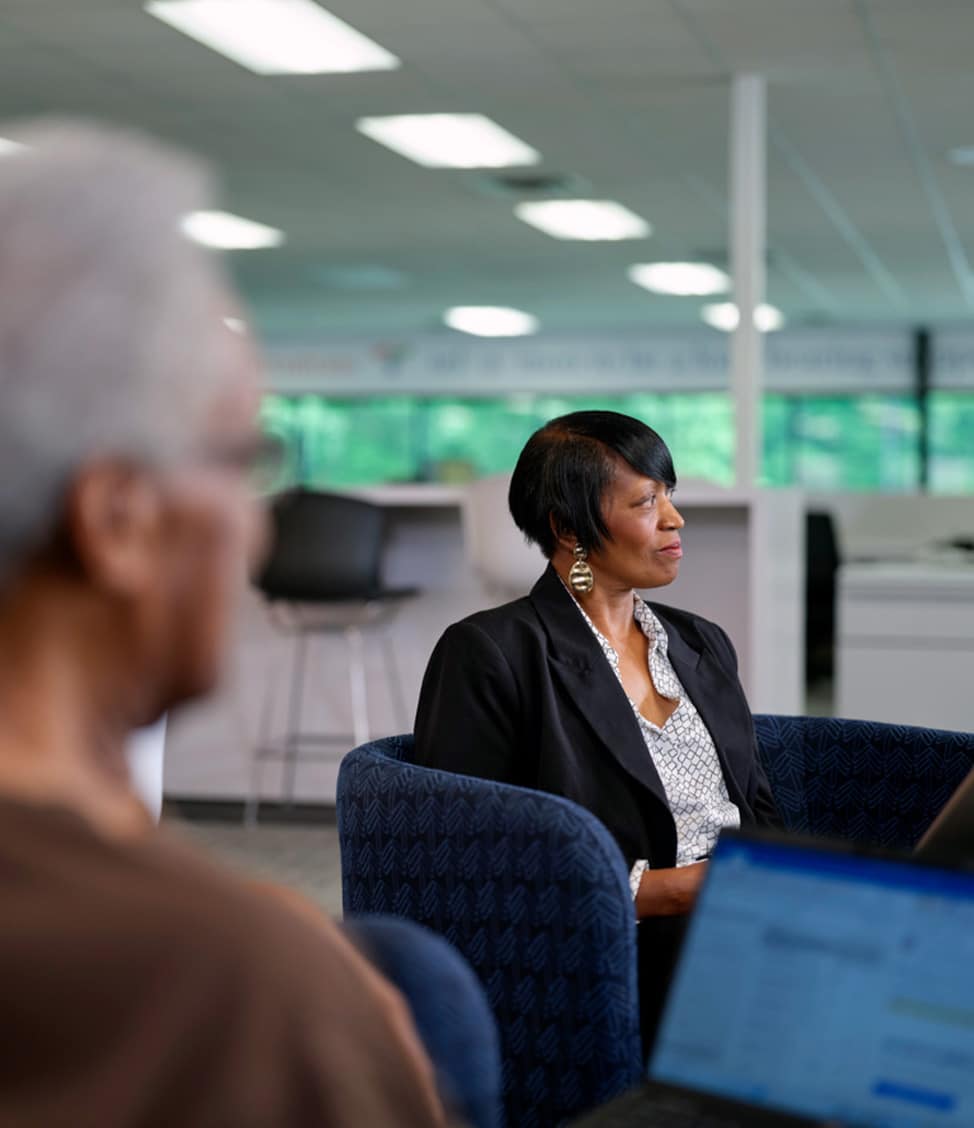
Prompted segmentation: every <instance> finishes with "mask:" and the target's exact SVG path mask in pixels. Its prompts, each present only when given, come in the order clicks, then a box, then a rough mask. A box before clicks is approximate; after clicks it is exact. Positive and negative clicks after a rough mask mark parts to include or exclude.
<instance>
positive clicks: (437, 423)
mask: <svg viewBox="0 0 974 1128" xmlns="http://www.w3.org/2000/svg"><path fill="white" fill-rule="evenodd" d="M938 395H939V396H942V395H944V394H943V393H938V394H937V395H935V396H934V397H933V398H934V399H937V396H938ZM955 398H957V399H958V400H959V401H962V402H954V401H953V400H951V401H944V402H943V403H941V404H940V405H939V406H935V408H934V410H933V412H932V423H933V424H934V432H933V433H934V434H935V435H936V436H937V439H936V442H939V443H940V446H941V447H942V453H939V452H938V453H936V454H935V457H934V459H933V460H932V463H931V466H932V469H933V468H936V475H939V479H938V480H937V481H935V485H936V486H937V487H938V488H941V483H943V488H959V489H964V490H970V491H974V458H972V456H971V454H970V453H969V452H968V451H967V450H966V449H965V446H964V440H963V435H964V434H965V433H966V434H968V435H974V395H968V396H966V397H965V396H962V395H961V396H959V397H955ZM585 408H608V409H611V410H614V411H622V412H625V413H626V414H629V415H635V416H637V417H638V418H640V419H643V420H645V421H646V422H647V423H649V424H650V426H652V427H654V428H655V429H656V430H657V431H658V432H659V433H660V434H661V435H662V436H663V438H664V439H665V440H666V442H667V444H668V445H669V446H670V449H671V450H672V452H673V458H674V462H675V464H676V470H677V474H678V476H679V477H680V478H681V479H683V480H687V479H703V480H707V481H711V482H718V483H721V484H724V485H728V484H730V483H731V481H732V479H733V455H734V421H733V408H732V402H731V399H730V397H729V396H728V395H726V394H725V393H722V392H700V393H692V394H648V393H647V394H633V395H620V396H563V397H556V396H551V395H534V394H525V395H523V396H509V397H505V398H497V399H479V398H466V399H464V398H459V397H457V398H449V399H447V398H426V397H419V396H395V397H391V396H390V397H373V398H361V399H352V398H345V399H330V398H327V397H325V396H318V395H302V396H281V395H269V396H267V397H266V398H265V400H264V404H263V409H262V417H263V422H264V426H265V427H266V428H267V430H268V431H270V432H272V433H273V434H276V435H278V436H279V437H280V438H281V439H282V440H283V441H284V443H285V445H286V446H287V449H288V451H289V460H288V463H289V465H288V480H289V481H291V482H297V481H300V482H302V483H304V484H305V485H309V486H313V487H317V488H327V487H332V486H347V485H369V484H376V483H380V482H394V481H461V480H465V479H467V478H470V477H475V476H479V475H483V474H492V473H498V472H501V471H507V470H510V469H511V468H512V466H513V465H514V462H515V459H516V458H517V455H518V453H519V451H520V450H521V448H522V446H523V445H524V443H525V442H526V440H527V438H528V436H529V435H530V434H531V433H532V431H534V430H536V429H537V428H538V427H540V426H541V425H542V424H543V423H545V422H546V421H547V420H548V419H551V418H553V417H554V416H556V415H561V414H564V413H565V412H568V411H577V410H582V409H585ZM918 429H919V412H918V410H917V407H916V403H915V401H914V400H913V399H912V398H911V397H909V396H905V395H876V394H871V395H862V396H785V395H773V394H769V395H767V396H765V400H764V480H765V482H766V484H768V485H773V486H787V485H797V486H805V487H807V488H810V489H823V490H831V489H851V490H887V491H897V490H909V489H913V488H915V487H916V484H917V481H918V478H919V457H918V451H917V434H918ZM936 442H935V447H936ZM936 475H935V477H936Z"/></svg>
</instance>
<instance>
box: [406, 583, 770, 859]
mask: <svg viewBox="0 0 974 1128" xmlns="http://www.w3.org/2000/svg"><path fill="white" fill-rule="evenodd" d="M650 606H651V607H652V609H653V612H654V613H655V614H656V615H657V617H658V618H659V620H660V622H661V623H662V624H663V626H664V628H665V629H666V634H667V638H668V640H669V659H670V662H671V663H672V665H673V669H674V670H675V671H676V674H677V676H678V677H679V679H680V682H681V683H682V685H683V687H684V689H685V690H686V692H687V694H688V696H689V697H690V700H691V701H692V702H693V704H694V705H695V706H696V708H697V711H698V712H699V713H700V716H701V718H702V719H703V722H704V724H705V725H706V726H707V728H708V729H709V731H710V735H711V736H712V737H713V741H714V745H715V746H716V749H717V755H718V757H719V758H720V765H721V768H722V769H723V773H724V779H725V780H726V782H727V790H728V793H729V795H730V798H731V801H732V802H733V803H735V804H736V805H737V806H738V808H739V809H740V812H741V821H742V822H753V823H758V824H764V825H768V824H774V825H776V824H777V822H778V818H777V813H776V811H775V807H774V801H773V799H772V796H771V789H770V788H769V786H768V782H767V779H766V778H765V775H764V771H763V769H762V768H761V764H760V762H759V760H758V755H757V748H756V744H755V739H754V728H753V725H752V723H751V713H750V710H749V708H748V704H747V701H746V699H745V697H744V691H743V689H742V688H741V683H740V681H739V680H738V677H737V655H736V654H735V652H734V648H733V646H732V645H731V643H730V640H729V639H728V637H727V635H726V634H725V633H724V632H723V631H722V630H721V628H720V627H718V626H717V625H716V624H714V623H711V622H708V621H707V620H706V619H702V618H700V617H699V616H698V615H692V614H690V613H689V612H687V611H678V610H676V609H675V608H671V607H665V606H661V605H660V604H657V603H652V604H650ZM416 759H417V762H418V763H420V764H424V765H426V766H428V767H432V768H442V769H445V770H447V771H454V772H460V773H463V774H465V775H472V776H478V777H480V778H482V779H493V780H499V781H502V782H504V783H514V784H519V785H520V786H522V787H532V788H536V789H538V790H541V791H550V792H553V793H554V794H556V795H563V796H565V797H566V798H568V799H572V800H574V801H575V802H576V803H578V804H580V805H581V806H583V807H587V808H588V810H590V811H591V812H592V813H593V814H594V815H595V816H596V817H597V818H598V819H600V820H601V821H602V822H603V823H604V824H605V826H606V827H608V829H609V831H610V832H611V833H612V835H613V836H614V837H615V839H616V841H617V842H618V843H619V846H620V847H621V849H622V853H623V855H624V856H625V858H626V862H627V865H629V866H632V864H633V862H634V861H635V860H636V859H637V858H647V859H649V862H650V865H651V866H652V867H653V868H662V867H666V866H672V865H674V864H675V862H676V826H675V824H674V821H673V816H672V815H671V813H670V809H669V806H668V804H667V802H666V794H665V791H664V790H663V785H662V783H661V782H660V778H659V775H658V774H657V772H656V769H655V767H654V766H653V762H652V759H651V758H650V756H649V755H648V754H647V751H646V745H645V742H644V740H643V736H642V733H641V732H640V729H639V723H638V722H637V720H636V718H635V716H634V715H633V712H632V707H631V706H630V704H629V701H628V699H627V697H626V694H625V690H624V689H623V688H622V686H621V685H620V684H619V680H618V679H617V677H616V675H615V674H614V673H613V671H612V668H611V667H610V665H609V663H608V662H607V661H606V659H605V655H604V654H603V653H602V650H601V648H600V646H599V644H598V641H597V639H596V638H595V636H594V635H593V634H592V631H591V630H590V629H589V627H588V624H587V623H586V622H585V620H584V619H583V618H582V616H581V615H580V614H579V613H578V609H577V608H576V607H575V605H574V603H573V601H572V598H571V596H570V595H569V594H568V592H567V591H566V590H565V588H564V586H563V585H562V582H561V580H560V579H559V578H558V575H557V573H556V572H555V571H554V569H553V568H551V567H550V566H549V567H548V569H547V571H546V572H545V573H544V575H543V576H542V577H541V579H540V580H539V581H538V582H537V584H535V586H534V588H533V590H532V591H531V594H530V595H528V596H526V597H525V598H523V599H518V600H515V601H514V602H513V603H508V604H505V605H504V606H503V607H496V608H493V609H492V610H489V611H481V612H478V613H477V614H476V615H471V616H470V617H469V618H467V619H463V620H462V621H461V622H459V623H455V624H454V625H453V626H451V627H449V628H448V629H447V631H446V632H445V634H444V635H443V637H442V638H441V639H440V641H439V642H438V643H437V646H436V649H435V650H434V651H433V655H432V657H431V659H430V663H429V666H428V667H427V670H426V676H425V678H424V680H423V688H422V691H421V693H420V699H419V709H418V712H417V716H416Z"/></svg>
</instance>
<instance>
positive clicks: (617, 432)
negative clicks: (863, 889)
mask: <svg viewBox="0 0 974 1128" xmlns="http://www.w3.org/2000/svg"><path fill="white" fill-rule="evenodd" d="M675 485H676V475H675V473H674V470H673V463H672V459H671V457H670V453H669V451H668V450H667V448H666V445H665V444H664V443H663V441H662V439H660V437H659V436H658V435H657V434H656V432H655V431H653V430H651V429H650V428H649V427H647V426H646V425H645V424H643V423H641V422H640V421H639V420H636V419H632V418H630V417H628V416H624V415H619V414H617V413H615V412H608V411H583V412H575V413H574V414H572V415H566V416H562V417H561V418H559V419H555V420H552V421H551V422H550V423H548V424H546V425H545V426H544V427H542V428H541V430H540V431H537V432H536V433H535V434H534V435H533V436H532V437H531V439H530V440H529V441H528V443H527V446H526V447H525V448H524V450H523V451H522V453H521V456H520V458H519V459H518V463H517V466H516V468H515V470H514V475H513V477H512V479H511V488H510V495H509V501H510V508H511V514H512V516H513V518H514V521H515V523H516V524H517V525H518V527H519V528H520V529H521V531H522V532H523V533H524V534H525V535H526V536H527V537H528V538H529V539H530V540H533V541H535V542H536V543H537V544H539V545H540V547H541V549H542V551H543V552H544V554H545V555H546V556H547V557H548V559H549V561H550V563H549V566H548V568H547V570H546V571H545V573H544V574H543V575H542V577H541V578H540V580H538V582H537V584H536V585H535V586H534V588H533V590H532V591H531V594H530V595H528V596H526V597H525V598H523V599H518V600H515V601H514V602H513V603H508V604H506V605H504V606H503V607H497V608H494V609H492V610H489V611H482V612H479V613H478V614H476V615H472V616H470V617H469V618H467V619H464V620H463V621H462V622H459V623H455V624H454V625H453V626H451V627H450V628H448V630H447V631H446V633H445V634H444V635H443V637H442V638H441V639H440V641H439V643H438V644H437V646H436V649H435V650H434V652H433V655H432V658H431V659H430V663H429V667H428V668H427V671H426V676H425V679H424V681H423V688H422V692H421V694H420V701H419V709H418V713H417V717H416V755H417V761H418V762H419V763H421V764H425V765H427V766H429V767H435V768H442V769H446V770H448V771H455V772H462V773H464V774H466V775H473V776H479V777H481V778H483V779H492V780H499V781H502V782H505V783H513V784H519V785H520V786H523V787H533V788H537V789H539V790H543V791H550V792H552V793H554V794H556V795H563V796H565V797H566V798H568V799H572V800H574V801H575V802H576V803H579V804H580V805H581V806H583V807H586V808H588V810H590V811H591V812H592V813H593V814H594V815H596V816H597V817H598V818H599V819H600V820H601V821H602V822H603V823H604V824H605V826H606V827H607V828H608V829H609V831H610V832H611V833H612V835H613V836H614V837H615V839H616V841H617V842H618V844H619V847H620V849H621V850H622V853H623V855H624V856H625V859H626V863H627V865H628V866H629V867H631V869H630V886H631V888H632V892H633V899H634V903H635V911H636V915H637V917H639V919H640V921H641V927H640V929H639V952H640V996H641V1002H642V1024H643V1033H644V1038H645V1039H646V1041H647V1042H648V1041H649V1039H650V1037H651V1034H652V1032H653V1030H654V1029H655V1025H656V1021H657V1019H658V1012H659V1007H660V1005H661V1003H662V999H663V995H664V993H665V989H666V986H667V983H668V980H669V976H670V972H671V970H672V964H673V960H674V958H675V955H676V950H677V947H678V944H679V940H680V937H681V936H682V931H683V925H684V922H685V919H686V914H687V913H688V912H689V910H690V908H691V907H692V905H693V901H694V898H695V897H696V894H697V891H698V889H699V887H700V883H701V881H702V879H703V875H704V872H705V869H706V858H707V856H708V855H709V853H710V850H711V849H712V847H713V844H714V842H715V841H716V839H717V835H718V834H719V832H720V830H721V829H722V828H723V827H724V826H736V825H739V824H740V823H742V822H744V823H758V824H765V825H768V824H775V823H777V815H776V812H775V808H774V802H773V799H772V797H771V791H770V788H769V787H768V783H767V780H766V779H765V776H764V772H763V770H762V768H761V765H760V762H759V760H758V756H757V751H756V745H755V739H754V730H753V726H752V723H751V713H750V710H749V709H748V705H747V701H746V699H745V697H744V692H743V690H742V688H741V684H740V681H739V680H738V677H737V658H736V655H735V653H734V648H733V646H732V645H731V643H730V640H729V639H728V637H727V635H726V634H725V633H724V632H723V630H721V628H720V627H718V626H717V625H716V624H714V623H711V622H708V621H707V620H706V619H702V618H700V617H699V616H698V615H693V614H691V613H690V612H687V611H678V610H676V609H674V608H670V607H665V606H663V605H661V604H656V603H644V602H643V601H642V600H641V599H640V598H639V597H638V596H637V595H636V592H635V589H637V588H639V589H646V588H656V587H663V586H665V585H666V584H669V583H671V582H672V581H673V580H674V579H675V578H676V575H677V572H678V571H679V566H680V559H681V557H682V545H681V543H680V535H679V533H680V530H681V529H682V528H683V524H684V522H683V518H682V517H681V516H680V514H679V512H678V511H677V509H676V507H675V506H674V504H673V490H674V487H675Z"/></svg>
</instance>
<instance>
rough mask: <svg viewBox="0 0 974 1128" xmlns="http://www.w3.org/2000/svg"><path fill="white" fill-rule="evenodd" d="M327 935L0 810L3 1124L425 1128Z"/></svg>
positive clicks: (378, 1013)
mask: <svg viewBox="0 0 974 1128" xmlns="http://www.w3.org/2000/svg"><path fill="white" fill-rule="evenodd" d="M378 994H379V992H378V991H377V990H376V986H375V983H374V982H373V980H372V976H371V972H370V971H369V969H368V968H366V967H365V966H364V964H363V961H362V960H361V959H360V957H359V956H358V954H357V953H356V952H355V951H354V950H353V949H352V948H351V947H350V946H349V945H348V943H347V941H346V940H345V939H344V938H343V937H342V935H341V933H340V932H339V931H338V930H337V929H336V928H335V927H334V926H333V925H331V924H330V923H328V922H323V923H322V924H321V926H318V925H317V924H316V923H314V922H311V921H307V922H306V921H304V920H302V919H301V917H300V916H299V915H298V914H292V913H290V912H289V911H288V910H287V909H286V908H285V907H282V906H278V905H275V904H274V903H273V902H272V901H271V900H270V899H269V898H267V897H264V896H261V894H260V893H258V892H257V891H255V890H253V889H251V888H250V887H249V886H248V885H247V884H246V883H245V882H243V881H240V880H238V879H236V878H234V877H233V876H231V875H229V874H227V873H224V872H223V871H222V870H221V869H220V868H219V867H218V866H216V865H214V864H211V863H209V862H207V861H205V860H203V859H201V858H200V857H198V856H197V855H196V854H195V852H193V851H192V850H191V849H189V848H187V847H185V846H183V845H182V844H181V843H179V842H178V841H177V840H176V839H174V838H170V836H169V835H168V834H166V833H165V832H153V833H151V834H149V835H148V836H147V837H146V838H145V839H144V840H141V841H137V842H126V843H118V842H114V841H110V840H107V839H104V838H102V837H100V836H99V835H98V834H97V833H95V832H94V831H93V830H92V829H91V828H90V827H89V826H88V825H87V824H86V823H85V822H84V821H83V820H82V819H80V818H79V817H77V816H75V815H73V814H72V813H70V812H68V811H66V810H60V809H55V808H41V807H31V806H28V805H26V804H20V803H15V802H11V801H8V800H5V799H0V1128H27V1126H29V1128H47V1126H51V1128H62V1126H63V1128H68V1126H70V1128H88V1126H90V1128H155V1126H158V1128H218V1126H219V1128H258V1126H260V1128H291V1126H293V1128H315V1126H317V1125H324V1126H329V1128H331V1126H336V1128H382V1126H385V1125H397V1126H411V1125H431V1124H440V1123H441V1115H442V1114H441V1113H440V1111H439V1109H438V1108H437V1107H436V1106H435V1102H434V1100H433V1098H432V1097H431V1096H430V1095H428V1092H427V1089H426V1088H425V1087H424V1086H423V1084H422V1083H421V1080H420V1078H419V1074H418V1071H417V1070H416V1069H415V1068H414V1067H412V1066H411V1065H409V1064H407V1058H406V1055H404V1054H403V1052H402V1049H403V1047H402V1043H401V1042H400V1041H399V1039H398V1036H397V1033H396V1030H395V1028H394V1026H393V1024H392V1022H391V1021H390V1020H389V1018H388V1016H387V1013H386V1012H385V1011H383V1010H382V1009H381V1005H380V1003H379V1001H378V1000H377V995H378Z"/></svg>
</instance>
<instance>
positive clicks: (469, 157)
mask: <svg viewBox="0 0 974 1128" xmlns="http://www.w3.org/2000/svg"><path fill="white" fill-rule="evenodd" d="M355 128H356V129H357V130H358V131H359V133H363V134H364V135H365V136H366V137H370V138H371V139H372V140H373V141H378V142H379V144H380V145H385V146H386V148H387V149H392V151H393V152H394V153H398V154H399V155H400V156H401V157H406V158H408V159H409V160H411V161H415V162H416V163H417V164H420V165H423V166H424V167H425V168H507V167H509V166H511V165H532V164H537V163H538V161H540V160H541V154H540V153H539V152H538V151H537V149H532V148H531V146H530V145H526V144H525V143H524V142H523V141H522V140H520V138H518V137H515V136H514V134H513V133H508V132H507V130H506V129H504V128H503V126H500V125H498V124H497V122H496V121H493V120H492V119H491V118H489V117H485V116H484V114H393V115H391V116H389V117H365V118H359V120H358V121H357V122H356V123H355Z"/></svg>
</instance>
